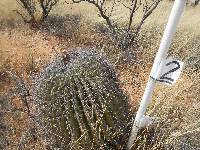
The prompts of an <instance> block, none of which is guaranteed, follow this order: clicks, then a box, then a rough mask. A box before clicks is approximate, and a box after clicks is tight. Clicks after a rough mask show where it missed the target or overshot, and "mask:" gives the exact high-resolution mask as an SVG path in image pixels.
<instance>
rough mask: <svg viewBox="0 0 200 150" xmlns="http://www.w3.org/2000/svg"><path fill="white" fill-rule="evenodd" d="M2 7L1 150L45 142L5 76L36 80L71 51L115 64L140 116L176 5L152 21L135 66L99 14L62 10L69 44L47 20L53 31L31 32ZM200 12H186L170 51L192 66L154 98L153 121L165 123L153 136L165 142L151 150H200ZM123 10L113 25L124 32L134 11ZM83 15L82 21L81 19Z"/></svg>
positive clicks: (81, 8)
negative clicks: (88, 51) (86, 51)
mask: <svg viewBox="0 0 200 150" xmlns="http://www.w3.org/2000/svg"><path fill="white" fill-rule="evenodd" d="M0 4H2V5H1V6H2V8H0V13H1V14H4V15H2V16H1V20H0V22H1V24H0V115H1V114H3V117H1V116H0V119H1V120H4V121H3V122H4V125H5V126H6V127H5V128H3V125H2V126H0V127H1V128H0V134H1V133H3V134H2V136H4V139H6V141H7V142H4V143H3V144H2V143H1V142H0V148H1V144H2V145H3V149H18V148H24V149H37V150H39V149H41V150H42V149H44V141H43V140H42V137H41V135H39V134H37V133H40V132H39V131H40V129H39V128H37V127H36V125H35V124H34V123H33V121H32V119H31V118H30V116H28V114H27V108H26V105H25V104H24V103H23V101H22V100H21V99H20V98H19V97H16V96H15V95H12V89H13V85H14V83H13V82H12V81H11V80H10V78H9V77H8V74H7V72H6V71H8V70H9V69H11V68H14V69H15V71H16V72H17V73H18V74H20V73H23V76H24V78H25V80H27V78H28V77H29V75H30V74H31V73H33V72H38V71H39V70H41V69H42V66H43V65H44V64H46V62H48V61H50V60H51V58H52V57H53V56H54V55H55V54H56V53H63V52H67V51H69V50H73V48H79V47H92V48H96V49H97V50H99V51H101V52H103V53H105V54H106V55H107V57H108V58H109V60H110V61H111V62H112V63H113V64H115V65H116V70H117V72H118V75H119V79H120V81H121V87H122V88H123V89H124V91H125V92H126V93H128V95H129V96H130V104H131V105H132V106H133V110H136V109H137V107H138V104H139V100H140V98H141V96H142V94H143V91H144V88H145V84H146V81H147V79H148V75H149V71H150V68H151V65H152V62H153V58H154V56H155V53H156V51H157V48H158V45H159V42H160V38H161V36H162V32H163V29H164V24H165V23H166V20H167V16H168V14H169V11H170V6H171V5H172V4H171V3H169V2H162V3H161V4H160V5H159V6H158V10H157V11H155V12H154V13H153V14H152V16H151V17H150V18H149V19H147V22H146V24H144V28H143V29H142V31H141V34H140V36H139V41H138V46H137V49H135V48H130V50H131V51H132V52H133V54H134V58H133V61H132V62H131V63H130V62H129V63H127V62H126V61H125V60H122V59H120V55H121V51H120V50H119V49H118V47H117V46H116V45H115V43H114V42H113V41H112V38H110V37H109V36H108V35H107V34H105V33H104V32H103V31H106V28H105V27H104V26H102V24H105V22H104V20H103V19H101V18H100V17H98V15H97V14H98V13H97V12H98V11H97V10H96V8H95V7H89V6H88V5H86V4H80V5H76V4H73V5H72V4H65V5H64V6H63V5H62V4H58V6H56V7H55V8H54V11H53V12H54V14H53V15H54V16H56V17H57V15H60V16H63V17H61V19H60V20H62V19H64V20H63V26H64V27H65V28H62V29H63V30H61V28H59V30H55V31H56V32H58V31H59V32H60V33H64V32H63V31H65V33H66V36H64V37H63V36H60V33H59V34H55V32H54V30H50V29H51V27H52V26H50V25H49V24H48V21H47V24H46V25H48V26H46V27H45V26H44V27H45V28H43V29H41V30H38V31H33V30H30V29H29V27H28V26H27V25H24V24H23V23H21V22H20V21H16V20H20V18H18V17H17V15H14V14H13V12H12V10H13V9H17V5H10V4H11V1H4V0H3V1H0ZM4 7H6V8H7V9H5V8H4ZM9 7H10V9H8V8H9ZM70 8H72V9H70ZM199 8H200V6H196V7H195V8H190V7H187V8H186V10H185V13H184V15H183V18H182V21H181V24H180V26H179V28H178V32H177V34H176V37H175V39H174V42H173V43H172V46H171V48H170V56H174V57H177V58H179V59H180V60H182V61H184V62H185V69H184V71H183V73H182V76H181V78H180V79H179V80H178V82H177V83H176V84H175V85H174V86H173V87H165V86H163V85H158V86H157V87H156V90H155V92H154V95H153V98H152V104H151V106H150V107H149V111H148V114H150V115H152V116H153V115H154V116H159V117H160V123H159V124H157V125H156V127H154V129H155V130H154V133H155V134H158V135H159V138H157V141H155V143H153V144H152V145H151V148H149V149H158V147H160V146H161V145H162V146H166V147H167V148H169V149H184V148H185V149H199V148H200V146H199V144H200V142H199V139H200V137H199V135H200V129H199V128H200V122H199V120H200V118H199V116H200V114H199V112H200V97H199V95H200V93H199V91H200V89H199V85H200V74H199V73H200V72H199V69H200V62H199V58H200V56H199V54H200V51H199V50H200V49H199V48H200V45H199V43H200V36H199V34H200V30H199V28H200V26H199V25H200V19H199ZM88 9H90V10H88ZM163 9H164V10H165V11H163ZM69 10H70V12H69ZM118 10H121V13H119V12H117V13H116V12H115V15H114V18H113V19H115V17H116V18H117V17H118V18H120V24H122V25H123V23H124V22H126V19H127V18H126V17H124V16H126V14H127V13H128V12H127V11H126V10H124V9H118ZM11 12H12V13H11ZM60 12H62V15H61V13H60ZM81 13H83V16H80V14H81ZM66 14H69V15H66ZM158 16H159V20H158ZM50 17H51V16H50ZM56 17H55V18H56ZM122 17H123V18H122ZM11 18H15V20H14V21H16V22H13V21H10V20H11ZM91 20H92V21H91ZM137 20H138V22H139V19H138V18H136V22H137ZM49 21H50V20H49ZM49 26H50V28H48V27H49ZM63 26H62V27H63ZM66 31H67V32H66ZM118 58H119V59H118ZM30 107H31V112H32V113H33V114H34V111H35V108H34V105H33V103H32V102H31V101H30ZM1 124H2V122H1V123H0V125H1ZM148 129H150V127H149V128H147V129H145V130H144V133H147V132H146V130H147V131H148ZM1 130H3V132H2V131H1ZM36 137H37V138H36ZM145 137H146V135H145V134H141V136H138V149H140V148H144V147H146V149H148V148H147V147H148V144H147V143H148V138H145ZM0 138H2V137H0ZM19 146H21V147H19ZM23 146H24V147H23Z"/></svg>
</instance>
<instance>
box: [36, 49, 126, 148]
mask: <svg viewBox="0 0 200 150" xmlns="http://www.w3.org/2000/svg"><path fill="white" fill-rule="evenodd" d="M35 89H36V90H35V95H36V100H37V104H38V108H39V110H40V114H39V115H38V121H39V123H41V125H42V126H43V128H44V129H45V133H46V134H47V136H46V137H48V139H49V140H48V141H49V142H50V143H51V146H52V147H53V148H63V149H68V148H69V149H70V148H74V149H83V148H85V149H88V148H91V147H92V148H103V147H104V148H105V147H107V148H109V149H110V148H111V147H112V148H113V147H114V146H115V145H116V142H117V141H118V140H121V141H122V139H121V138H122V135H123V136H124V135H126V134H127V133H126V132H127V131H124V129H125V128H126V125H127V123H128V120H129V119H130V118H129V116H130V115H129V109H128V102H127V97H126V96H125V95H124V94H123V92H122V91H121V90H120V88H119V85H118V80H117V77H116V74H115V71H114V69H113V68H112V66H111V65H110V64H109V62H108V61H107V60H106V59H105V57H103V56H102V55H100V54H98V53H97V52H95V51H89V50H88V51H76V52H72V53H70V54H68V55H66V56H65V57H62V56H58V57H56V58H55V59H54V61H53V62H52V63H50V64H49V65H48V66H47V67H45V68H44V71H43V73H42V74H41V76H40V77H39V78H38V79H37V86H36V88H35Z"/></svg>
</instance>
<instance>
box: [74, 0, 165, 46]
mask: <svg viewBox="0 0 200 150" xmlns="http://www.w3.org/2000/svg"><path fill="white" fill-rule="evenodd" d="M72 1H73V3H80V2H88V3H90V4H93V5H94V6H95V7H96V8H97V9H98V11H99V13H100V16H101V17H102V18H103V19H104V20H105V21H106V24H107V26H108V28H109V31H110V33H111V35H112V37H114V40H115V41H116V42H117V43H118V46H119V47H120V48H121V49H123V50H126V49H127V48H128V47H129V46H131V45H132V44H133V42H134V41H135V40H136V38H137V37H138V33H139V31H140V29H141V27H142V25H143V24H144V22H145V20H146V19H147V18H148V17H149V16H150V15H151V14H152V12H153V11H154V10H155V9H156V8H157V6H158V4H159V3H160V1H161V0H131V2H126V4H125V3H124V1H122V0H109V1H107V0H72ZM108 3H111V4H112V6H111V7H110V8H111V9H109V8H108V6H107V4H108ZM117 5H123V6H124V7H125V8H126V9H128V10H129V19H128V22H127V24H126V25H125V26H123V27H119V26H118V25H117V21H116V20H115V21H114V20H113V19H111V18H112V17H113V12H114V10H115V7H116V6H117ZM139 11H142V15H141V18H140V21H139V23H137V24H135V23H134V19H135V17H136V15H137V13H138V12H139ZM124 17H126V16H124ZM133 26H134V27H133Z"/></svg>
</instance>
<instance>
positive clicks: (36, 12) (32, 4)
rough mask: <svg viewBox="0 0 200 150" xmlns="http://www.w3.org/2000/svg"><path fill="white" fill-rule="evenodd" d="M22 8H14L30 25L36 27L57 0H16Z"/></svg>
mask: <svg viewBox="0 0 200 150" xmlns="http://www.w3.org/2000/svg"><path fill="white" fill-rule="evenodd" d="M16 1H17V2H18V4H19V5H20V6H21V8H22V9H23V12H22V13H21V12H20V11H19V10H15V11H16V12H17V13H18V14H19V15H20V16H21V17H22V19H23V20H24V22H25V23H30V24H31V27H38V26H39V25H40V24H41V23H42V22H43V21H44V20H45V19H46V18H47V17H48V15H49V13H50V12H51V10H52V8H53V7H54V6H55V5H56V4H57V3H58V1H59V0H16Z"/></svg>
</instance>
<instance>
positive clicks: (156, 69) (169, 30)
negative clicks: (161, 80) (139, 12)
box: [127, 0, 186, 150]
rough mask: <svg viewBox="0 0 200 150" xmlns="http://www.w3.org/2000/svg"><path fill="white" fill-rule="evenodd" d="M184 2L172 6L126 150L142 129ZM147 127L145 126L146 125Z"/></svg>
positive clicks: (184, 0)
mask: <svg viewBox="0 0 200 150" xmlns="http://www.w3.org/2000/svg"><path fill="white" fill-rule="evenodd" d="M185 2H186V0H175V2H174V6H173V8H172V11H171V14H170V17H169V20H168V23H167V26H166V29H165V32H164V35H163V37H162V40H161V44H160V47H159V50H158V52H157V54H156V57H155V61H154V64H153V67H152V70H151V73H150V78H149V81H148V83H147V86H146V89H145V92H144V94H143V97H142V100H141V103H140V107H139V109H138V112H137V114H136V117H135V120H134V123H133V127H132V131H131V135H130V138H129V141H128V144H127V149H128V150H131V147H132V146H133V143H134V141H135V140H136V137H137V133H138V130H139V129H140V128H141V127H142V124H143V123H142V120H144V117H145V116H144V115H145V112H146V109H147V107H148V105H149V103H150V101H151V95H152V93H153V90H154V87H155V83H156V80H155V79H157V77H158V76H159V75H160V72H161V70H162V65H163V64H162V60H163V59H165V58H166V57H167V52H168V49H169V46H170V44H171V41H172V38H173V36H174V34H175V31H176V28H177V25H178V22H179V20H180V18H181V14H182V13H183V10H184V6H185ZM146 125H147V124H146Z"/></svg>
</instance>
